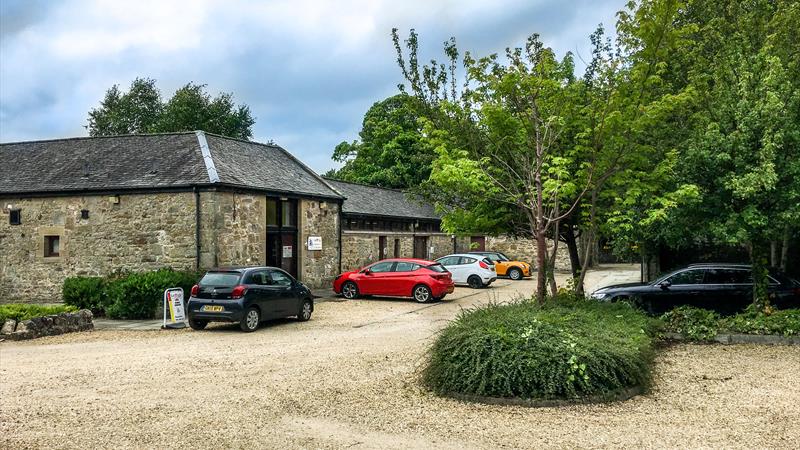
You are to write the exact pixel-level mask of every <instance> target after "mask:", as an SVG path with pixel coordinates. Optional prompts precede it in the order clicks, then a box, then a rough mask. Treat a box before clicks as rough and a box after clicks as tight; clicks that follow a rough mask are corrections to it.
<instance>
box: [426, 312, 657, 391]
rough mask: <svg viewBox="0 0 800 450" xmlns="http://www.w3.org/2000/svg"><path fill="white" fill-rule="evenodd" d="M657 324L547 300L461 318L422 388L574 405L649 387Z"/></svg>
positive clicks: (437, 349) (439, 347) (445, 334)
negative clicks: (569, 401) (577, 400)
mask: <svg viewBox="0 0 800 450" xmlns="http://www.w3.org/2000/svg"><path fill="white" fill-rule="evenodd" d="M654 325H655V322H654V321H653V320H651V319H649V318H648V317H647V316H645V315H644V314H642V313H641V312H639V311H636V310H635V309H633V308H631V307H630V306H629V305H627V304H622V303H611V304H610V303H599V302H593V301H586V300H576V299H572V298H569V299H566V301H564V300H563V299H562V300H560V301H559V300H551V301H548V302H547V303H546V304H545V305H542V306H539V305H536V304H534V303H532V302H528V301H525V302H517V303H512V304H505V305H496V304H491V305H487V306H483V307H480V308H477V309H473V310H469V311H464V312H462V313H461V314H460V315H459V316H458V317H457V318H456V319H455V320H454V321H453V322H452V323H451V324H450V325H448V326H447V327H446V328H445V329H444V330H442V332H441V333H440V334H439V336H438V337H437V339H436V341H435V342H434V344H433V346H432V348H431V350H430V355H429V361H428V365H427V367H426V368H425V370H424V372H423V374H422V378H423V383H424V384H425V385H426V386H428V387H429V388H430V389H432V390H433V391H434V392H437V393H439V394H467V395H478V396H488V397H521V398H526V399H573V398H580V397H583V396H588V395H602V394H609V393H613V392H615V391H618V390H620V389H624V388H628V387H634V386H642V385H646V384H647V383H648V382H649V377H650V366H651V363H652V359H653V338H652V337H653V334H654V333H655V329H654Z"/></svg>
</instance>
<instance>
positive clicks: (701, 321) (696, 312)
mask: <svg viewBox="0 0 800 450" xmlns="http://www.w3.org/2000/svg"><path fill="white" fill-rule="evenodd" d="M661 320H662V321H663V322H664V325H665V327H666V330H667V331H671V332H673V333H680V334H681V335H683V336H684V337H685V338H687V339H689V340H693V341H707V340H711V339H713V338H714V336H716V335H717V329H718V328H719V314H717V313H715V312H713V311H709V310H707V309H701V308H695V307H693V306H679V307H677V308H675V309H673V310H672V311H669V312H667V313H665V314H664V315H663V316H661Z"/></svg>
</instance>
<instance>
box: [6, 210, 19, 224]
mask: <svg viewBox="0 0 800 450" xmlns="http://www.w3.org/2000/svg"><path fill="white" fill-rule="evenodd" d="M8 223H9V225H20V224H22V210H21V209H12V210H11V213H10V214H9V215H8Z"/></svg>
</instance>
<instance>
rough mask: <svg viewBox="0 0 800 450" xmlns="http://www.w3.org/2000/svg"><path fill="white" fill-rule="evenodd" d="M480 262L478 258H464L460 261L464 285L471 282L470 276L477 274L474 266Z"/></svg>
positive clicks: (460, 272) (460, 271)
mask: <svg viewBox="0 0 800 450" xmlns="http://www.w3.org/2000/svg"><path fill="white" fill-rule="evenodd" d="M477 261H478V259H477V258H470V257H468V256H462V257H461V258H460V259H459V261H458V267H459V277H460V278H461V279H462V280H463V281H462V283H466V282H467V280H469V276H470V275H473V274H474V273H475V270H474V267H475V266H474V264H475V263H476V262H477Z"/></svg>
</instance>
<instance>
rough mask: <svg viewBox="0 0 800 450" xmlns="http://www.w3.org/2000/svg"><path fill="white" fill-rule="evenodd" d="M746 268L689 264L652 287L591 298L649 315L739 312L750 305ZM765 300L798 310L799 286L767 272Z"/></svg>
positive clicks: (632, 286)
mask: <svg viewBox="0 0 800 450" xmlns="http://www.w3.org/2000/svg"><path fill="white" fill-rule="evenodd" d="M751 270H752V269H751V267H750V266H749V265H747V264H693V265H690V266H688V267H684V268H682V269H678V270H676V271H674V272H672V273H669V274H667V275H665V276H662V277H659V278H658V279H657V280H655V281H653V282H652V283H629V284H618V285H613V286H606V287H604V288H600V289H598V290H596V291H594V292H593V293H592V294H591V297H592V298H594V299H597V300H602V301H617V300H630V301H632V302H633V303H634V304H637V305H639V306H640V307H642V309H644V310H645V311H647V312H649V313H651V314H662V313H664V312H666V311H669V310H671V309H672V308H675V307H676V306H682V305H689V306H695V307H698V308H704V309H710V310H713V311H717V312H719V313H720V314H723V315H730V314H736V313H739V312H742V311H743V310H744V309H745V308H747V306H748V305H749V304H751V303H752V302H753V277H752V271H751ZM768 279H769V288H768V292H769V297H770V302H771V304H772V305H774V306H775V307H776V308H798V307H800V282H797V281H796V280H793V279H791V278H789V277H787V276H785V275H784V274H782V273H780V272H778V271H776V270H770V271H769V278H768Z"/></svg>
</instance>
